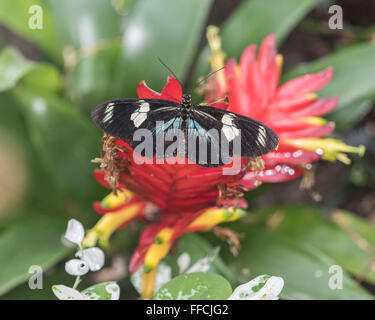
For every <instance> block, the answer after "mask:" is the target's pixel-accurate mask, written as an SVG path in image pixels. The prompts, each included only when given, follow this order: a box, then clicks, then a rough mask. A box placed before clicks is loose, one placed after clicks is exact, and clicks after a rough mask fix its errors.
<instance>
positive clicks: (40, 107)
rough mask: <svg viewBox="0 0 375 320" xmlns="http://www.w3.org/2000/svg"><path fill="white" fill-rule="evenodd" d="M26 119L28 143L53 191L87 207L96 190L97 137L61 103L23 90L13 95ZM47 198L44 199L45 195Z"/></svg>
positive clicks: (98, 147)
mask: <svg viewBox="0 0 375 320" xmlns="http://www.w3.org/2000/svg"><path fill="white" fill-rule="evenodd" d="M13 94H14V97H15V99H16V101H17V102H18V103H19V104H20V106H21V107H22V112H23V114H24V116H25V118H26V123H27V126H28V130H29V135H30V139H31V143H32V145H33V147H34V149H35V151H36V152H37V155H38V156H39V159H40V161H41V163H42V164H43V165H44V167H45V168H46V170H47V172H48V173H49V175H50V177H51V178H52V179H53V180H54V183H55V184H56V185H57V186H58V188H57V190H54V189H53V188H52V189H51V192H53V193H55V194H56V193H57V194H58V192H59V191H60V192H63V193H64V194H65V195H68V199H65V200H68V201H69V200H73V202H72V203H71V205H73V206H74V204H76V202H77V201H79V202H81V203H84V204H85V205H86V206H87V207H88V206H89V203H90V201H93V200H94V199H95V197H96V196H98V194H97V193H96V192H97V191H98V190H100V188H99V186H98V184H97V183H96V182H95V181H94V179H93V170H94V168H95V167H96V165H94V164H93V163H91V162H90V161H91V159H93V158H95V157H97V156H99V155H100V133H99V130H96V128H95V126H94V125H93V124H92V123H91V122H89V121H88V120H87V119H86V118H83V117H82V116H81V115H80V114H79V113H78V112H77V111H76V109H75V108H74V106H72V105H70V104H69V103H68V102H66V101H65V100H62V99H61V98H59V97H58V96H56V95H53V94H47V93H45V92H40V93H36V92H34V91H31V90H28V89H26V88H16V89H14V91H13ZM46 196H47V195H46Z"/></svg>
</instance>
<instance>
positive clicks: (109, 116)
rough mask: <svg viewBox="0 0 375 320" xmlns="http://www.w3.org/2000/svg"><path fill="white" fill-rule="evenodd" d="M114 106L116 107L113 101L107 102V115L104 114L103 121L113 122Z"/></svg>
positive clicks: (105, 112)
mask: <svg viewBox="0 0 375 320" xmlns="http://www.w3.org/2000/svg"><path fill="white" fill-rule="evenodd" d="M114 107H115V104H114V103H113V102H111V103H108V104H107V106H106V108H105V111H104V114H105V116H104V119H103V122H109V123H111V122H112V120H113V119H112V116H113V109H114Z"/></svg>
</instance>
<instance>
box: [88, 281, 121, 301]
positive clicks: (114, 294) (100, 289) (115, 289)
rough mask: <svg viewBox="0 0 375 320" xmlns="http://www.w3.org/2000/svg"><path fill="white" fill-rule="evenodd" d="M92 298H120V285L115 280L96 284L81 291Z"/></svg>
mask: <svg viewBox="0 0 375 320" xmlns="http://www.w3.org/2000/svg"><path fill="white" fill-rule="evenodd" d="M81 293H82V294H84V295H86V296H87V297H88V298H89V299H90V300H118V298H119V296H120V287H119V286H118V285H117V283H116V282H114V281H108V282H102V283H98V284H95V285H93V286H91V287H89V288H87V289H85V290H83V291H82V292H81Z"/></svg>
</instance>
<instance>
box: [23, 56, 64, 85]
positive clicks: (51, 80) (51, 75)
mask: <svg viewBox="0 0 375 320" xmlns="http://www.w3.org/2000/svg"><path fill="white" fill-rule="evenodd" d="M22 83H23V84H24V85H25V86H26V87H28V88H31V89H35V90H43V91H50V92H60V91H61V90H62V88H63V81H62V78H61V74H60V72H59V70H58V69H57V68H56V67H55V66H54V65H52V64H49V63H43V62H41V63H37V64H36V65H35V67H34V68H33V69H32V70H30V71H29V72H28V73H27V74H26V75H25V76H24V77H23V79H22Z"/></svg>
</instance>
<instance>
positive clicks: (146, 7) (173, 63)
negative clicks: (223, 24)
mask: <svg viewBox="0 0 375 320" xmlns="http://www.w3.org/2000/svg"><path fill="white" fill-rule="evenodd" d="M211 3H212V0H189V1H184V0H159V1H158V2H155V1H152V0H139V1H137V2H136V3H135V6H134V9H133V12H132V14H131V15H130V16H129V17H128V19H127V20H126V21H125V22H126V25H125V33H124V36H123V47H122V54H121V59H120V61H119V64H118V66H117V71H118V74H117V77H116V79H115V81H114V82H113V85H114V86H115V88H114V92H115V94H116V95H119V96H134V95H135V93H136V86H137V84H138V83H139V82H140V81H141V80H146V81H147V84H148V85H149V86H150V87H152V88H153V89H155V90H160V89H161V87H162V85H164V84H165V82H166V78H167V75H169V74H170V72H169V71H166V70H163V69H164V67H163V66H162V65H160V63H159V62H158V61H157V60H156V56H159V57H161V58H162V59H163V61H164V62H165V63H166V64H167V65H168V66H169V67H170V68H171V69H172V70H173V71H174V72H175V73H176V75H177V76H178V77H179V78H181V81H182V80H183V79H184V76H186V74H187V72H188V68H189V66H190V63H191V62H192V60H193V58H194V55H195V52H196V48H197V46H198V43H199V41H200V39H201V36H202V32H203V26H204V23H205V21H206V19H207V15H208V12H209V9H210V6H211ZM182 16H183V19H182V18H181V17H182ZM155 26H157V28H156V27H155Z"/></svg>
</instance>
